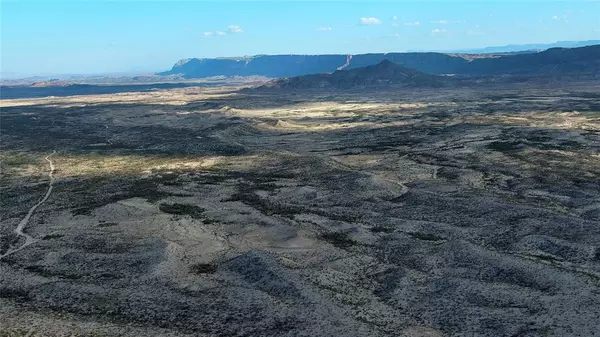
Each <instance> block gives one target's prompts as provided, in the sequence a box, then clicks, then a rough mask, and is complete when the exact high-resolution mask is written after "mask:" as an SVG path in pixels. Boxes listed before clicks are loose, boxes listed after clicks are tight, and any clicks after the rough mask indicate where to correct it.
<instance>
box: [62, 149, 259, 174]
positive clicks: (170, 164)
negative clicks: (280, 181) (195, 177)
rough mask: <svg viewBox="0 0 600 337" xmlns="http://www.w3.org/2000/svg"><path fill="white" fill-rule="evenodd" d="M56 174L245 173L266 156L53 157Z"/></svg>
mask: <svg viewBox="0 0 600 337" xmlns="http://www.w3.org/2000/svg"><path fill="white" fill-rule="evenodd" d="M53 159H54V161H55V162H56V166H57V174H58V175H59V176H61V177H78V176H95V175H111V174H112V175H118V174H140V175H143V174H150V173H152V172H159V171H180V170H186V171H189V170H194V169H202V170H210V169H214V170H216V169H224V170H229V169H230V170H245V169H252V168H254V167H258V166H260V165H261V163H263V162H265V161H266V160H267V158H266V157H265V156H258V155H253V156H236V157H221V156H203V157H192V156H188V157H178V156H154V155H148V156H143V155H103V154H85V155H72V154H67V155H60V154H59V155H56V156H55V157H53Z"/></svg>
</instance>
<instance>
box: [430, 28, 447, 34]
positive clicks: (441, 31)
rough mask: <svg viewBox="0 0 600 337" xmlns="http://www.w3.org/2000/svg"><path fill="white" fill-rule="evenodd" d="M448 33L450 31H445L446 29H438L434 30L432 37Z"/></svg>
mask: <svg viewBox="0 0 600 337" xmlns="http://www.w3.org/2000/svg"><path fill="white" fill-rule="evenodd" d="M446 32H448V31H447V30H445V29H439V28H436V29H434V30H432V31H431V35H438V34H443V33H446Z"/></svg>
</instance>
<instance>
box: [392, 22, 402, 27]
mask: <svg viewBox="0 0 600 337" xmlns="http://www.w3.org/2000/svg"><path fill="white" fill-rule="evenodd" d="M398 26H400V25H399V24H397V23H392V27H398Z"/></svg>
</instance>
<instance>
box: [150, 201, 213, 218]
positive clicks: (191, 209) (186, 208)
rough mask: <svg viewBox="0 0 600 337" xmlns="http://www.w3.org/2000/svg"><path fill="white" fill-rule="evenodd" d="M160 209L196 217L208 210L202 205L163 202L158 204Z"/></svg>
mask: <svg viewBox="0 0 600 337" xmlns="http://www.w3.org/2000/svg"><path fill="white" fill-rule="evenodd" d="M158 209H159V210H160V211H161V212H165V213H169V214H176V215H189V216H191V217H192V218H194V219H199V218H201V217H202V213H204V212H205V211H206V210H205V209H204V208H202V207H198V206H195V205H187V204H166V203H162V204H160V205H158Z"/></svg>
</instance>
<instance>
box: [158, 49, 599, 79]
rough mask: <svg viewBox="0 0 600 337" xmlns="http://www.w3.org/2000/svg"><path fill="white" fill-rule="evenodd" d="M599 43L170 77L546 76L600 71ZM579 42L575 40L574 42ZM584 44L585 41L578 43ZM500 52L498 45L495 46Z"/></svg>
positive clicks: (255, 60)
mask: <svg viewBox="0 0 600 337" xmlns="http://www.w3.org/2000/svg"><path fill="white" fill-rule="evenodd" d="M598 42H599V44H598V45H594V46H587V47H580V48H572V49H566V48H551V49H548V50H545V51H541V52H537V51H532V52H527V53H509V54H506V53H502V54H499V53H492V54H460V53H458V54H457V53H433V52H423V53H386V54H383V53H379V54H360V55H259V56H253V57H243V58H212V59H197V58H194V59H186V60H181V61H179V62H177V63H176V64H175V65H174V66H173V68H172V69H171V70H169V71H166V72H163V73H159V75H164V76H167V75H169V76H173V75H176V76H181V77H183V78H203V77H211V76H266V77H272V78H281V77H293V76H301V75H307V74H315V73H317V74H318V73H332V72H334V71H336V70H337V69H345V70H350V69H355V68H360V67H365V66H370V65H374V64H377V63H379V62H381V61H383V60H389V61H391V62H393V63H396V64H398V65H402V66H404V67H407V68H412V69H415V70H417V71H421V72H424V73H428V74H437V75H442V74H457V75H492V74H494V75H495V74H502V73H509V74H530V73H540V72H544V71H546V72H554V73H556V72H574V71H583V72H585V71H592V70H594V69H598V60H599V59H600V57H599V55H598V53H599V50H600V41H598ZM574 43H575V42H574ZM577 43H582V42H577ZM492 48H494V47H492Z"/></svg>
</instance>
